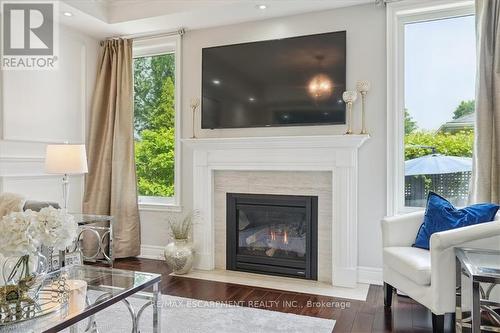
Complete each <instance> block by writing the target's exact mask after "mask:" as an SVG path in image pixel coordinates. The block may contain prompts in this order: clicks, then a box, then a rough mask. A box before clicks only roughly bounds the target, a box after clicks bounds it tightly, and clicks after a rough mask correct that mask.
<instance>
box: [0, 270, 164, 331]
mask: <svg viewBox="0 0 500 333" xmlns="http://www.w3.org/2000/svg"><path fill="white" fill-rule="evenodd" d="M54 281H57V283H59V284H60V282H61V281H64V283H63V284H64V285H65V287H64V288H65V292H64V295H65V296H66V297H65V298H64V301H61V302H60V306H54V307H53V310H50V307H47V306H45V305H44V306H45V308H46V309H48V310H46V313H44V314H43V315H36V316H35V317H34V318H32V319H27V320H25V321H22V322H20V323H15V324H5V323H3V324H2V325H0V332H1V333H4V332H25V333H52V332H59V331H61V330H64V329H66V328H69V331H70V332H77V329H78V325H85V327H83V328H84V331H85V332H92V333H95V332H99V323H98V322H96V317H95V316H96V315H98V314H99V312H101V311H103V310H105V309H107V308H109V307H111V306H112V305H114V304H116V303H119V302H122V303H124V304H125V305H126V307H127V309H123V308H121V309H120V311H125V312H128V313H129V315H130V320H131V323H132V332H133V333H135V332H139V322H140V319H141V315H142V314H143V313H144V310H145V309H147V308H148V307H152V313H153V314H152V317H153V319H152V321H153V322H152V331H153V332H154V333H159V332H161V319H160V306H159V301H160V299H159V297H160V282H161V275H159V274H153V273H144V272H136V271H126V270H121V269H114V268H108V267H96V266H86V265H81V266H80V265H75V266H67V267H63V268H62V269H60V270H57V271H54V272H51V273H49V274H47V275H46V276H45V277H44V279H43V285H44V286H53V285H54V283H55V282H54ZM43 290H44V289H43V288H42V291H41V292H40V293H43ZM46 296H47V297H45V299H47V298H48V299H49V300H50V299H51V298H52V299H53V298H54V292H53V290H52V289H51V290H49V292H48V293H47V295H46ZM40 298H42V297H40ZM127 298H138V299H140V300H144V301H145V302H143V303H142V304H141V305H140V306H139V307H138V309H134V308H133V305H132V304H131V302H130V301H129V300H128V299H127ZM40 303H42V301H40ZM42 307H43V306H42ZM127 310H128V311H127ZM109 321H110V322H108V323H102V324H106V325H105V326H107V327H109V325H110V324H112V318H110V319H109Z"/></svg>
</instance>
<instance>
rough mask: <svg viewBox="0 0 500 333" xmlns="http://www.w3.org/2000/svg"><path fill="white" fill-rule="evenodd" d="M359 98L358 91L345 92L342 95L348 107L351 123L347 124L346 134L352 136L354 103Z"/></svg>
mask: <svg viewBox="0 0 500 333" xmlns="http://www.w3.org/2000/svg"><path fill="white" fill-rule="evenodd" d="M357 98H358V93H357V92H356V91H352V90H351V91H344V93H343V94H342V99H343V100H344V102H345V103H346V105H347V114H348V119H349V121H348V122H347V131H346V132H345V134H352V103H354V102H355V101H356V99H357Z"/></svg>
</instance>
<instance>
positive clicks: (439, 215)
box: [413, 192, 499, 250]
mask: <svg viewBox="0 0 500 333" xmlns="http://www.w3.org/2000/svg"><path fill="white" fill-rule="evenodd" d="M498 208H499V206H498V205H494V204H487V203H484V204H476V205H472V206H469V207H465V208H462V209H456V208H455V207H453V205H452V204H451V203H450V202H449V201H448V200H446V199H445V198H443V197H441V196H440V195H438V194H436V193H434V192H429V196H428V197H427V208H426V209H425V216H424V222H423V223H422V225H421V226H420V229H419V230H418V233H417V238H416V239H415V244H413V246H415V247H419V248H421V249H427V250H428V249H429V244H430V240H431V235H432V234H433V233H435V232H440V231H445V230H450V229H456V228H461V227H466V226H469V225H474V224H478V223H483V222H490V221H493V220H494V219H495V215H496V213H497V211H498Z"/></svg>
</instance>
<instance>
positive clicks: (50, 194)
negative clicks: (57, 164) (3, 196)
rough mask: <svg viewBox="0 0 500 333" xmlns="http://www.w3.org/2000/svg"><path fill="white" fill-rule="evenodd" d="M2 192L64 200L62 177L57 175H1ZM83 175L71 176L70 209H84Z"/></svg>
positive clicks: (27, 196)
mask: <svg viewBox="0 0 500 333" xmlns="http://www.w3.org/2000/svg"><path fill="white" fill-rule="evenodd" d="M0 192H13V193H19V194H22V195H24V196H25V197H26V198H27V199H29V200H41V201H54V202H58V203H61V202H62V183H61V177H60V176H57V175H43V174H42V175H24V176H3V177H0ZM82 193H83V176H73V177H71V178H70V197H69V207H68V208H69V211H70V212H79V211H81V209H82V207H81V206H82Z"/></svg>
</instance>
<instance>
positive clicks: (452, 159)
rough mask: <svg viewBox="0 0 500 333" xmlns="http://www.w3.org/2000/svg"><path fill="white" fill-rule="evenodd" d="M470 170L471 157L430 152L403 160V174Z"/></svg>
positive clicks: (430, 173)
mask: <svg viewBox="0 0 500 333" xmlns="http://www.w3.org/2000/svg"><path fill="white" fill-rule="evenodd" d="M468 171H472V158H470V157H457V156H446V155H441V154H430V155H426V156H422V157H417V158H414V159H412V160H408V161H405V176H415V175H437V174H443V173H455V172H468Z"/></svg>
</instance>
